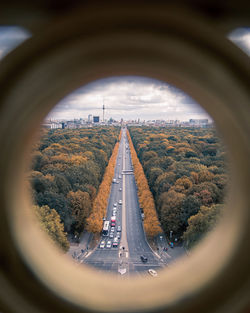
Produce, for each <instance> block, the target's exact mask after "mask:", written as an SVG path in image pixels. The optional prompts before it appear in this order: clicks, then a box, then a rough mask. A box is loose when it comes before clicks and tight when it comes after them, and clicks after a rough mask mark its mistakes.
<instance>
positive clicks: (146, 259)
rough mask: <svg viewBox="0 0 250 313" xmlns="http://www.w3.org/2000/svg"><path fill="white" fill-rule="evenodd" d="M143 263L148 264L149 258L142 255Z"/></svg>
mask: <svg viewBox="0 0 250 313" xmlns="http://www.w3.org/2000/svg"><path fill="white" fill-rule="evenodd" d="M141 261H142V262H143V263H146V262H148V258H147V257H146V256H145V255H141Z"/></svg>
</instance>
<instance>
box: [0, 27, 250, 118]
mask: <svg viewBox="0 0 250 313" xmlns="http://www.w3.org/2000/svg"><path fill="white" fill-rule="evenodd" d="M29 36H30V34H29V33H28V32H27V31H25V30H24V29H21V28H18V27H0V58H2V57H4V56H5V55H6V54H7V53H8V52H9V51H11V50H12V49H14V48H15V47H16V46H17V45H19V44H20V43H21V42H23V41H24V40H25V39H26V38H28V37H29ZM228 38H229V39H230V40H232V41H233V42H234V43H235V44H237V45H238V46H239V47H240V48H241V49H242V50H243V51H245V52H246V53H247V54H248V55H249V56H250V28H239V29H236V30H235V31H233V32H232V33H231V34H230V35H229V36H228ZM103 103H104V104H105V107H106V112H105V119H109V118H110V117H112V118H114V119H120V118H122V117H123V118H124V119H137V118H141V119H146V120H148V119H178V120H188V119H190V118H209V116H208V115H207V114H206V112H205V111H204V110H203V109H202V108H201V107H200V106H199V105H198V104H197V103H195V101H194V100H193V99H192V98H190V97H189V96H187V95H186V94H185V93H183V92H182V91H180V90H179V89H177V88H175V87H173V86H171V85H169V84H167V83H165V82H162V81H158V80H155V79H152V78H145V77H138V76H124V77H110V78H106V79H101V80H98V81H95V82H92V83H90V84H88V85H85V86H84V87H82V88H80V89H78V90H76V91H75V92H73V93H71V94H70V95H69V96H67V97H66V98H64V99H63V100H62V101H61V102H60V103H59V104H58V105H57V106H56V107H55V108H54V109H53V110H52V111H51V112H50V114H49V116H48V117H49V118H55V119H73V118H87V116H88V114H92V115H99V116H102V105H103Z"/></svg>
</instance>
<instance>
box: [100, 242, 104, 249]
mask: <svg viewBox="0 0 250 313" xmlns="http://www.w3.org/2000/svg"><path fill="white" fill-rule="evenodd" d="M104 247H105V241H104V240H102V241H101V243H100V248H101V249H103V248H104Z"/></svg>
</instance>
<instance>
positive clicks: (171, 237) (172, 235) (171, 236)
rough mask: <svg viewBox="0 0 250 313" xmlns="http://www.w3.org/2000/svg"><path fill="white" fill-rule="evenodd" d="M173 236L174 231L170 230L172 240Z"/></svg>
mask: <svg viewBox="0 0 250 313" xmlns="http://www.w3.org/2000/svg"><path fill="white" fill-rule="evenodd" d="M172 236H173V231H172V230H170V239H171V238H172Z"/></svg>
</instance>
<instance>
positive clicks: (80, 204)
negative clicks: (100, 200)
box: [67, 190, 92, 233]
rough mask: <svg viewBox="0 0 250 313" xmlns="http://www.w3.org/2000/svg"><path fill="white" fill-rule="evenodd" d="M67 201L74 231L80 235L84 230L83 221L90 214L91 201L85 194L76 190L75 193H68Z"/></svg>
mask: <svg viewBox="0 0 250 313" xmlns="http://www.w3.org/2000/svg"><path fill="white" fill-rule="evenodd" d="M67 198H68V200H69V207H70V210H71V215H72V217H73V219H74V222H73V227H74V231H77V232H78V233H81V232H82V231H83V229H84V225H85V220H86V218H87V217H88V216H89V214H90V212H91V207H92V203H91V199H90V195H89V194H88V193H87V192H84V191H81V190H77V191H76V192H74V191H70V192H69V193H68V195H67Z"/></svg>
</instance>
